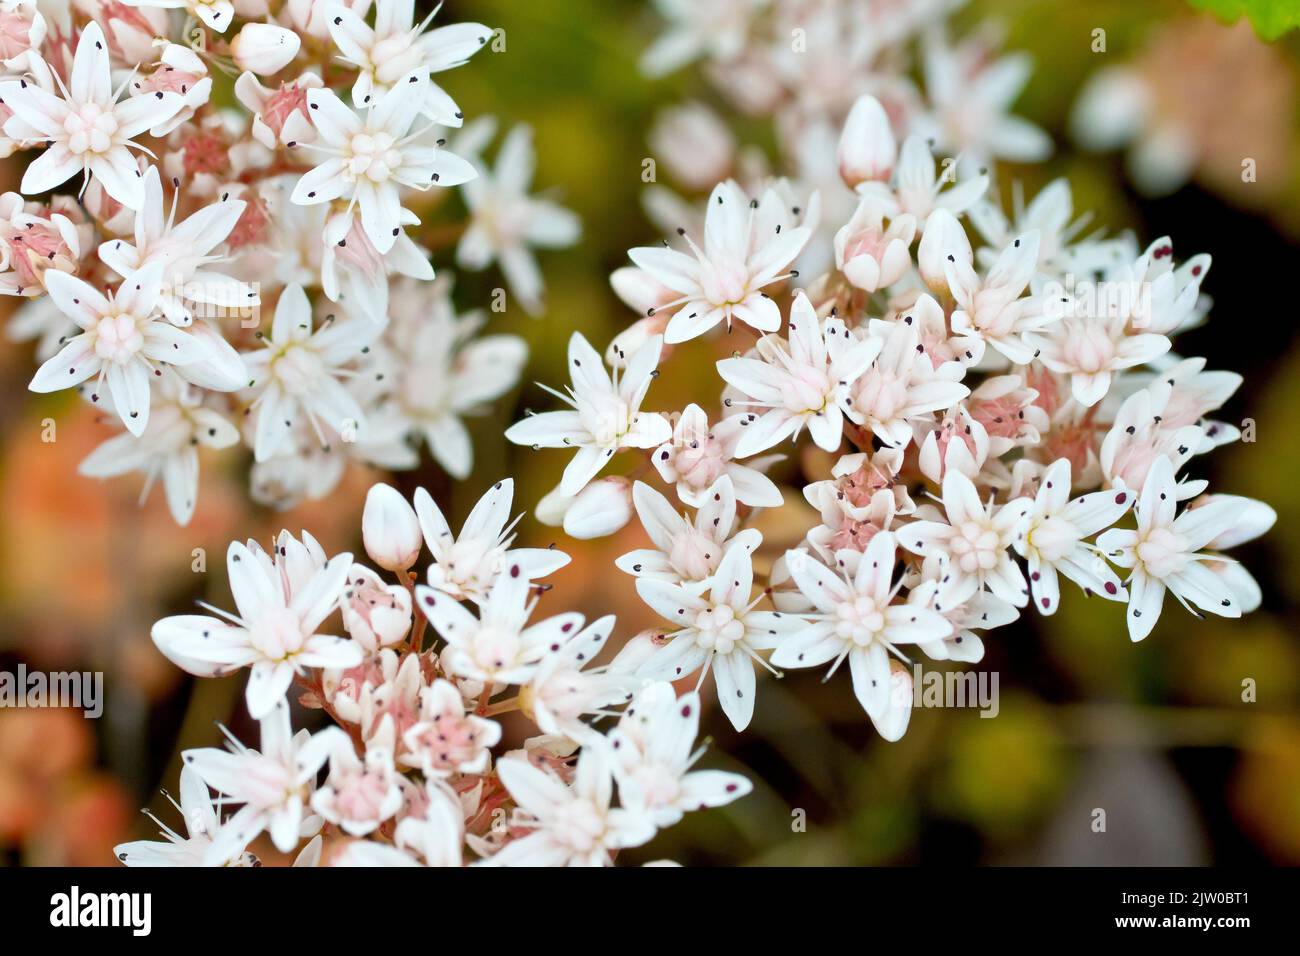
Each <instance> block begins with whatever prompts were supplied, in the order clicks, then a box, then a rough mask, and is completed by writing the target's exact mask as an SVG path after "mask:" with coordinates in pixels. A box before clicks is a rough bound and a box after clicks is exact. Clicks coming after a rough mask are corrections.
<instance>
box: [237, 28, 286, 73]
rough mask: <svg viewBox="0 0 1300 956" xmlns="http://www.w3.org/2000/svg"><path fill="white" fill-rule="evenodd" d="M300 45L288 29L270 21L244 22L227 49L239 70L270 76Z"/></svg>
mask: <svg viewBox="0 0 1300 956" xmlns="http://www.w3.org/2000/svg"><path fill="white" fill-rule="evenodd" d="M301 45H302V41H301V40H300V39H298V34H296V33H294V32H293V31H292V30H286V29H285V28H284V27H278V26H275V25H273V24H270V23H245V24H244V26H243V28H242V29H241V30H240V31H239V35H238V36H237V37H235V39H234V40H232V41H231V44H230V52H231V55H232V56H233V57H234V59H235V63H236V64H237V65H238V66H239V68H240V69H241V70H248V71H249V72H250V73H256V74H257V75H258V76H270V75H271V74H272V73H279V72H280V71H281V70H283V69H284V68H285V67H286V66H288V65H289V64H290V63H291V62H292V61H293V58H294V57H295V56H297V55H298V48H299V47H300V46H301Z"/></svg>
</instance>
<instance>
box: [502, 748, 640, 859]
mask: <svg viewBox="0 0 1300 956" xmlns="http://www.w3.org/2000/svg"><path fill="white" fill-rule="evenodd" d="M497 773H498V775H499V776H500V777H501V782H502V783H503V784H505V787H506V789H507V790H508V791H510V796H511V797H513V798H514V801H515V805H516V807H517V808H518V809H517V810H516V811H515V815H514V817H513V818H512V819H511V821H510V822H511V824H512V826H519V827H527V828H528V829H530V830H531V831H532V832H530V833H529V834H528V835H527V836H523V837H519V838H517V839H514V840H511V841H510V842H509V843H507V844H506V845H505V847H504V848H502V849H501V850H500V851H498V852H497V853H496V854H494V855H493V856H492V857H490V858H489V860H488V863H489V864H490V865H492V866H608V865H610V864H611V863H612V862H613V859H612V856H611V851H613V850H620V849H624V848H626V847H632V846H640V845H641V844H643V843H647V842H649V840H650V838H651V837H653V836H654V835H655V826H654V824H653V823H651V822H650V821H649V820H648V819H647V818H646V817H645V816H644V815H642V814H639V813H634V812H632V811H630V810H625V809H615V808H611V807H610V803H611V802H612V800H613V796H614V779H613V777H612V776H611V774H610V761H609V757H608V756H607V755H606V753H605V750H604V748H603V747H600V746H593V747H584V748H582V751H581V753H580V755H579V756H578V766H577V772H576V774H575V776H574V780H573V786H572V787H570V786H568V785H566V784H565V783H564V782H563V781H562V780H560V779H559V778H558V777H556V776H555V775H554V774H551V773H548V772H547V771H545V770H542V769H540V768H538V767H535V766H533V765H532V764H531V763H529V762H528V759H527V758H526V757H504V758H502V760H501V761H500V762H499V763H498V764H497Z"/></svg>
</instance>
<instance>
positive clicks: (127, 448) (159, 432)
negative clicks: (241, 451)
mask: <svg viewBox="0 0 1300 956" xmlns="http://www.w3.org/2000/svg"><path fill="white" fill-rule="evenodd" d="M158 398H160V399H161V401H160V402H157V403H155V404H154V405H153V409H152V411H151V413H150V416H149V424H148V426H147V427H146V428H145V430H144V433H143V434H142V435H140V437H138V438H137V437H136V436H135V435H132V434H131V433H130V432H123V433H122V434H120V435H117V436H115V437H113V438H110V439H108V441H106V442H104V443H103V444H102V445H100V446H99V447H98V448H96V449H95V450H94V451H92V452H91V453H90V454H89V455H87V456H86V458H85V460H83V461H82V462H81V464H80V465H79V466H77V470H78V471H79V472H80V473H81V474H83V475H86V476H87V477H90V478H112V477H114V476H117V475H124V474H126V473H127V472H132V471H139V472H143V473H144V475H145V483H144V490H143V491H142V492H141V493H140V497H141V500H142V501H143V500H144V498H145V497H147V496H148V494H149V491H150V489H151V488H152V486H153V483H154V481H155V480H157V479H159V478H161V479H162V484H163V493H164V494H165V495H166V497H167V507H168V508H169V509H170V510H171V513H172V517H173V518H174V519H175V520H176V523H177V524H179V525H186V524H189V522H190V518H191V517H193V515H194V505H195V502H196V501H197V500H198V494H199V452H198V449H199V446H203V447H206V448H229V447H230V446H231V445H234V444H237V443H238V442H239V430H238V429H237V428H235V426H234V425H232V424H231V423H230V422H229V421H227V420H226V419H225V418H224V417H222V415H221V414H220V413H219V412H217V411H215V410H213V409H211V408H207V407H205V406H203V405H201V404H200V401H201V396H200V394H199V393H198V391H197V390H196V389H194V388H192V387H191V386H189V385H188V384H186V383H185V382H183V381H181V380H180V379H179V378H178V377H176V376H175V375H164V376H163V378H162V379H161V381H160V384H159V395H158Z"/></svg>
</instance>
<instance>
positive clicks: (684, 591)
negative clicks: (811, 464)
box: [636, 541, 803, 730]
mask: <svg viewBox="0 0 1300 956" xmlns="http://www.w3.org/2000/svg"><path fill="white" fill-rule="evenodd" d="M754 546H756V544H754V545H751V543H750V541H737V542H735V543H734V544H733V545H732V546H731V549H730V550H729V551H727V553H726V554H725V555H724V556H723V558H722V562H721V563H720V564H719V566H718V569H717V571H716V572H714V575H713V579H712V583H711V585H710V587H709V589H708V590H707V591H704V592H702V593H697V591H696V590H692V589H688V588H686V587H683V586H682V585H680V584H673V583H672V582H670V581H662V580H657V579H655V578H638V579H637V582H636V591H637V594H639V595H641V600H643V601H645V602H646V604H648V605H650V607H651V608H653V609H654V610H655V612H656V613H657V614H658V615H659V616H660V617H662V618H663V619H664V620H665V621H669V622H672V624H674V625H677V630H674V631H670V632H668V633H665V634H664V635H663V639H664V640H665V641H666V643H665V644H663V645H662V646H659V647H658V648H656V650H655V651H654V653H653V654H652V655H651V656H650V657H649V658H648V659H647V660H646V661H645V662H644V663H642V664H641V665H640V667H638V668H637V671H636V673H637V676H639V677H644V678H646V679H648V680H667V681H675V680H678V679H680V678H682V677H686V676H687V675H689V674H693V673H694V672H695V671H696V670H699V671H700V678H699V681H698V682H697V686H698V684H702V683H703V682H704V678H705V676H706V675H707V674H708V672H709V670H710V669H712V670H713V679H714V682H715V683H716V684H717V687H718V702H719V703H720V704H721V705H722V710H723V712H724V713H725V714H726V715H727V719H728V720H730V721H731V724H732V726H733V727H735V728H736V729H737V730H744V729H745V728H746V727H748V726H749V722H750V719H751V718H752V717H753V715H754V693H755V685H756V682H755V679H754V664H755V663H757V664H758V665H759V666H762V667H768V668H770V665H769V664H768V663H767V662H766V661H765V660H764V659H763V658H762V657H761V656H760V655H759V653H758V652H759V651H764V650H771V649H772V648H774V647H776V646H778V641H779V639H780V637H781V635H789V634H791V633H793V632H795V631H797V630H798V629H799V628H800V627H802V626H803V623H802V622H801V621H800V620H799V619H798V618H795V617H791V616H789V615H785V614H781V613H780V612H777V611H759V610H755V608H756V607H757V605H758V603H759V602H760V601H762V600H763V597H764V595H763V593H762V592H760V593H759V595H758V597H757V598H753V599H752V600H751V591H752V590H753V586H754V567H753V563H752V554H751V550H752V547H754Z"/></svg>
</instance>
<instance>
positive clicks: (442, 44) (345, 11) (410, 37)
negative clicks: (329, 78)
mask: <svg viewBox="0 0 1300 956" xmlns="http://www.w3.org/2000/svg"><path fill="white" fill-rule="evenodd" d="M320 6H322V7H324V8H325V17H326V23H327V25H328V27H329V32H330V36H331V37H332V38H333V40H334V42H335V44H337V45H338V48H339V50H340V52H341V53H342V54H343V55H342V56H341V57H339V59H340V60H342V61H343V62H344V63H348V64H350V65H352V66H354V67H356V69H357V78H356V80H355V82H353V84H352V102H353V103H354V104H355V105H356V106H357V108H358V109H362V108H365V107H368V106H370V105H371V104H372V103H373V102H374V99H375V98H376V97H378V96H379V95H381V94H383V93H386V92H387V91H388V90H390V89H391V88H393V87H394V86H396V85H397V84H398V83H399V82H401V81H403V80H404V79H405V77H406V76H407V75H408V74H411V73H420V74H422V75H424V76H427V75H428V74H430V73H441V72H442V71H443V70H450V69H452V68H454V67H458V66H461V65H463V64H465V63H466V62H468V61H469V58H470V57H471V56H473V55H474V54H475V53H477V52H478V51H479V50H481V49H482V48H483V47H484V46H485V45H486V44H487V41H488V40H490V39H491V38H492V30H491V29H489V28H488V27H485V26H484V25H483V24H481V23H453V24H450V25H448V26H445V27H439V28H438V29H436V30H431V31H429V32H428V33H425V32H424V31H425V28H426V27H427V26H428V25H429V21H430V20H432V19H433V18H434V16H435V15H436V14H437V12H438V9H439V7H435V8H434V12H433V13H430V14H429V15H428V16H427V17H426V18H425V19H424V21H423V22H421V23H420V24H419V25H416V23H415V16H414V13H415V11H414V5H413V4H412V3H410V0H377V2H376V4H375V25H374V26H373V27H371V26H369V25H368V24H367V23H366V21H365V20H364V19H362V15H363V14H364V13H365V9H366V7H369V3H367V4H366V5H365V7H362V8H361V13H358V12H357V11H356V10H353V9H350V8H349V7H347V6H344V5H343V4H341V3H328V2H326V3H322V4H320ZM413 107H414V109H416V110H417V111H420V112H423V113H424V115H426V116H428V117H429V118H430V119H432V120H433V121H435V122H436V123H438V124H439V125H441V126H459V125H460V124H461V112H460V110H459V108H457V106H456V104H455V103H454V102H453V101H452V99H451V97H449V96H448V95H447V94H446V93H444V92H443V91H442V90H441V89H440V88H439V87H438V86H437V84H435V83H430V84H429V90H428V92H427V93H426V94H425V98H424V99H423V100H421V101H417V102H416V103H414V104H413Z"/></svg>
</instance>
